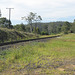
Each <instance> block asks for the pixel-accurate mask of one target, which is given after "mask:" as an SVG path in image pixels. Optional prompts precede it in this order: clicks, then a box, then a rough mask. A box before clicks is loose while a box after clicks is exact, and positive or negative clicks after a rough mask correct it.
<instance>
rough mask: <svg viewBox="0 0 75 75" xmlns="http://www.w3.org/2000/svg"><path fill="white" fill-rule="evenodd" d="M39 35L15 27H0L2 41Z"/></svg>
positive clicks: (0, 40) (0, 39)
mask: <svg viewBox="0 0 75 75" xmlns="http://www.w3.org/2000/svg"><path fill="white" fill-rule="evenodd" d="M36 37H38V35H35V34H33V33H27V32H22V31H17V30H15V29H7V28H0V43H1V42H6V41H14V40H22V39H31V38H36Z"/></svg>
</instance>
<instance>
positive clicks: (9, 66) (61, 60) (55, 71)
mask: <svg viewBox="0 0 75 75" xmlns="http://www.w3.org/2000/svg"><path fill="white" fill-rule="evenodd" d="M0 74H1V75H10V74H11V75H15V74H17V75H18V74H19V75H25V74H29V75H36V74H37V75H74V74H75V34H68V35H64V36H62V37H59V38H55V39H52V40H50V41H48V42H39V43H38V42H33V43H28V44H27V45H25V46H21V47H18V48H15V46H14V48H13V49H10V50H6V51H1V52H0Z"/></svg>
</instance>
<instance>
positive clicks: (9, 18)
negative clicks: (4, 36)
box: [6, 8, 14, 27]
mask: <svg viewBox="0 0 75 75" xmlns="http://www.w3.org/2000/svg"><path fill="white" fill-rule="evenodd" d="M6 9H9V27H10V25H11V23H10V22H11V20H10V17H11V9H14V8H6Z"/></svg>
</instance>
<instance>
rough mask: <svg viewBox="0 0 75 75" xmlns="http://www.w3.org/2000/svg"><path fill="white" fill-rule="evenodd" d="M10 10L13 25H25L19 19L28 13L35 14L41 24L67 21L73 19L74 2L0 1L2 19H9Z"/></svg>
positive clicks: (72, 0)
mask: <svg viewBox="0 0 75 75" xmlns="http://www.w3.org/2000/svg"><path fill="white" fill-rule="evenodd" d="M6 8H14V9H11V22H12V24H13V25H15V24H20V23H25V24H26V23H27V22H26V21H24V20H22V19H21V17H24V16H27V15H28V14H29V12H33V13H37V15H40V16H41V17H42V21H41V22H56V21H69V22H73V21H74V19H75V0H1V1H0V10H1V13H2V17H6V18H7V19H9V10H8V9H6Z"/></svg>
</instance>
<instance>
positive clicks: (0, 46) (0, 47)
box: [0, 35, 60, 50]
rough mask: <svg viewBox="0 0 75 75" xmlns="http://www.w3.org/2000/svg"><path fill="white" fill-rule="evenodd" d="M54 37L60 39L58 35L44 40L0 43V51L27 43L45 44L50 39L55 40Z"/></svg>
mask: <svg viewBox="0 0 75 75" xmlns="http://www.w3.org/2000/svg"><path fill="white" fill-rule="evenodd" d="M56 37H60V35H58V36H52V37H44V38H36V39H29V40H20V41H12V42H6V43H0V50H6V49H8V48H13V47H14V48H15V47H18V46H19V45H22V46H23V45H25V43H27V42H33V41H34V42H36V41H37V42H45V41H47V40H49V39H51V38H56Z"/></svg>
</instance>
